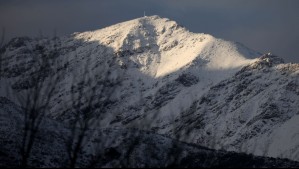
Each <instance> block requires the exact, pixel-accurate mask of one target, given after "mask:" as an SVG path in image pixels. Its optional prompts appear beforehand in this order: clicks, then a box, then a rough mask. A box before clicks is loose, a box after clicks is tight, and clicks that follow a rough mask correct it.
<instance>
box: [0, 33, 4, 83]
mask: <svg viewBox="0 0 299 169" xmlns="http://www.w3.org/2000/svg"><path fill="white" fill-rule="evenodd" d="M4 40H5V28H2V34H1V39H0V80H1V77H2V48H3V46H4Z"/></svg>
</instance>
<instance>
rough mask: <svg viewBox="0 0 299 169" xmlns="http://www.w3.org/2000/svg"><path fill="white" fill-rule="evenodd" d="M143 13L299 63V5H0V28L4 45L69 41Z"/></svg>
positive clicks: (276, 1) (43, 0)
mask: <svg viewBox="0 0 299 169" xmlns="http://www.w3.org/2000/svg"><path fill="white" fill-rule="evenodd" d="M143 11H146V14H147V15H160V16H161V17H167V18H170V19H172V20H175V21H177V22H178V23H180V24H182V25H184V26H185V27H186V28H187V29H189V30H190V31H192V32H198V33H208V34H211V35H213V36H215V37H217V38H222V39H225V40H231V41H237V42H241V43H243V44H244V45H246V46H247V47H249V48H252V49H255V50H257V51H260V52H271V53H274V54H276V55H278V56H280V57H283V58H285V60H286V61H292V62H299V1H298V0H217V1H216V0H98V1H93V0H88V1H87V0H81V1H79V0H78V1H75V0H36V1H32V0H0V27H5V29H6V36H7V38H6V39H7V40H8V39H10V38H12V37H16V36H37V35H38V34H39V32H40V31H39V30H42V32H43V34H44V35H48V36H50V35H52V34H53V32H54V30H55V29H56V31H57V34H58V35H67V34H71V33H73V32H83V31H88V30H94V29H100V28H103V27H106V26H109V25H112V24H115V23H119V22H122V21H126V20H131V19H135V18H138V17H142V16H143Z"/></svg>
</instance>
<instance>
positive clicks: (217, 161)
mask: <svg viewBox="0 0 299 169" xmlns="http://www.w3.org/2000/svg"><path fill="white" fill-rule="evenodd" d="M0 113H1V116H0V121H1V124H0V126H1V127H0V142H1V144H0V166H1V167H19V166H20V158H19V157H20V156H19V152H18V146H20V145H21V144H22V141H21V139H22V132H21V131H22V125H23V124H22V123H23V122H24V121H23V120H22V118H23V117H22V116H23V115H24V114H23V112H22V109H21V108H20V107H18V106H17V105H15V104H14V103H13V102H11V101H9V100H8V99H6V98H4V97H0ZM8 131H9V132H8ZM71 133H72V132H71V131H70V129H69V128H67V127H65V126H64V125H61V124H60V123H57V122H56V121H53V120H51V119H48V118H45V119H44V120H43V123H42V125H41V127H40V131H39V132H38V135H37V137H36V140H35V144H34V145H33V148H32V150H31V151H32V155H31V157H30V158H29V160H28V161H29V162H28V163H29V166H31V167H56V168H57V167H65V166H67V165H68V164H67V163H68V154H67V150H66V142H65V140H66V138H67V137H68V136H69V135H70V134H71ZM87 134H88V135H91V137H88V140H87V141H86V143H85V144H84V147H83V149H82V150H83V151H82V152H80V153H79V155H78V158H79V160H78V163H77V165H76V166H77V167H104V168H107V167H109V168H110V167H298V166H299V163H298V162H294V161H290V160H287V159H275V158H265V157H255V156H253V155H246V154H238V153H233V152H226V151H223V150H221V151H217V150H212V149H208V148H205V147H201V146H197V145H192V144H187V143H183V142H179V141H176V140H174V139H171V138H169V137H165V136H161V135H157V134H155V133H152V132H148V131H140V130H136V129H134V130H133V129H130V130H124V129H112V128H109V129H97V130H96V132H94V131H92V130H90V131H88V132H87ZM90 157H97V158H96V159H95V160H93V158H90Z"/></svg>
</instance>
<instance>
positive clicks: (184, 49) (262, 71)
mask: <svg viewBox="0 0 299 169" xmlns="http://www.w3.org/2000/svg"><path fill="white" fill-rule="evenodd" d="M41 51H42V54H44V55H45V56H51V57H52V58H54V61H55V63H59V65H57V67H55V66H53V67H51V68H50V70H49V72H46V75H45V76H46V77H45V79H44V81H45V82H46V83H47V82H48V81H50V77H52V76H56V75H57V74H62V77H61V79H59V82H58V83H57V86H59V88H58V89H57V90H56V91H55V94H54V96H53V98H52V99H51V101H50V103H51V104H50V112H49V114H48V116H49V117H51V118H53V119H55V120H59V121H61V122H63V123H68V122H69V121H71V120H72V119H73V118H74V115H73V112H72V111H71V108H72V107H71V106H72V105H71V98H72V96H74V97H77V98H80V91H81V89H83V91H84V92H82V91H81V94H82V93H84V94H91V95H92V96H93V93H95V97H96V98H98V99H96V100H95V103H93V104H94V105H92V106H94V107H95V109H94V112H93V113H94V118H95V119H96V120H98V121H99V123H100V124H99V125H100V127H103V128H107V127H118V128H139V129H147V130H150V131H154V132H156V133H158V134H162V135H169V136H171V137H172V138H176V139H179V140H183V141H186V142H189V143H196V144H199V145H204V146H207V147H212V148H224V149H226V150H233V151H237V152H246V151H248V152H252V153H254V154H256V155H265V156H273V157H279V156H285V157H287V158H289V159H292V160H298V157H297V154H298V148H296V147H297V145H296V142H297V141H296V140H299V138H298V137H297V134H296V133H297V132H298V133H299V131H297V130H295V129H294V130H293V129H292V128H294V125H295V121H296V118H297V114H298V111H297V110H299V109H298V106H297V105H299V104H297V101H296V99H297V98H298V95H297V92H298V88H297V87H296V85H297V84H298V69H297V67H298V64H285V63H284V62H283V60H282V59H281V58H279V57H276V56H273V55H271V54H265V55H261V54H260V53H259V52H256V51H254V50H251V49H249V48H247V47H245V46H244V45H241V44H239V43H233V42H229V41H225V40H221V39H217V38H214V37H213V36H211V35H207V34H196V33H192V32H189V31H188V30H186V29H185V28H183V27H182V26H180V25H178V24H177V23H176V22H174V21H171V20H169V19H167V18H160V17H158V16H150V17H143V18H138V19H134V20H131V21H127V22H122V23H119V24H116V25H113V26H110V27H106V28H103V29H100V30H96V31H88V32H83V33H75V34H73V35H70V36H66V37H60V38H59V37H57V38H54V39H47V38H43V39H39V40H34V39H26V38H23V39H21V38H19V39H15V40H12V41H11V42H10V43H9V44H8V45H7V46H6V47H5V49H4V50H3V56H4V67H3V69H4V74H3V75H2V76H3V79H4V80H3V81H2V82H1V95H4V96H6V97H8V96H7V95H6V94H7V93H6V92H7V91H6V90H7V88H12V89H11V90H12V92H11V93H14V92H16V93H17V94H22V93H26V91H28V89H30V87H31V85H32V84H34V80H32V79H31V75H32V74H34V72H35V71H36V70H35V69H34V67H35V66H36V65H38V63H36V61H35V59H36V58H37V57H41V56H43V55H41V54H40V52H41ZM34 56H35V57H34ZM86 72H87V73H86ZM86 74H88V75H89V76H90V77H88V78H90V79H91V80H90V81H88V82H85V80H86V77H85V76H86ZM4 82H7V83H8V84H9V83H11V84H12V85H11V86H8V87H7V86H4V84H3V83H4ZM82 82H83V83H82ZM90 88H95V90H90ZM103 89H105V90H103ZM278 92H280V93H282V94H280V95H279V96H278V95H277V96H276V95H275V93H278ZM284 94H285V95H284ZM10 97H11V98H9V99H10V100H12V101H13V102H17V101H18V99H17V98H14V96H10ZM258 97H260V98H261V99H260V98H258ZM257 100H258V101H259V102H257ZM298 100H299V99H298ZM260 103H261V104H260ZM286 107H288V108H289V110H290V111H292V112H290V113H289V112H288V110H286ZM272 113H273V114H274V115H273V116H271V115H272ZM99 116H101V117H100V118H99ZM220 117H222V118H220ZM267 118H268V119H267ZM279 118H281V119H280V120H278V119H279ZM271 120H273V122H271ZM264 122H266V123H265V124H264ZM274 122H275V123H276V124H274ZM212 124H213V125H212ZM192 126H193V127H194V128H192ZM215 126H216V127H219V126H221V129H220V130H218V129H216V128H215ZM280 126H283V127H284V128H286V129H287V130H290V129H292V132H291V133H290V135H287V136H286V138H292V139H289V140H285V142H286V143H288V146H284V147H283V148H279V147H278V146H277V145H280V144H284V141H281V140H280V137H282V135H283V132H282V130H283V127H280ZM271 127H274V128H273V129H272V128H271ZM189 130H190V131H189ZM278 131H279V132H278ZM188 132H189V133H188ZM190 132H191V133H192V134H190ZM251 132H254V134H252V133H251ZM262 132H264V133H262ZM261 133H262V134H261ZM265 135H270V136H271V137H273V138H271V139H268V138H266V136H265ZM276 135H278V136H276ZM178 136H179V138H177V137H178ZM211 139H214V142H212V143H211V142H210V140H211ZM254 142H256V143H257V144H258V145H261V146H258V148H256V146H255V145H254V144H255V143H254ZM268 142H270V143H268ZM247 143H248V145H247ZM265 144H266V145H269V147H265V146H263V145H265ZM264 151H266V153H264Z"/></svg>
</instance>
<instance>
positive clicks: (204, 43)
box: [75, 15, 260, 78]
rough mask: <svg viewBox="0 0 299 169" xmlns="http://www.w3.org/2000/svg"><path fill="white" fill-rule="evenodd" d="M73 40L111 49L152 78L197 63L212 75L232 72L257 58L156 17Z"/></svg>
mask: <svg viewBox="0 0 299 169" xmlns="http://www.w3.org/2000/svg"><path fill="white" fill-rule="evenodd" d="M75 39H80V40H83V41H87V42H98V43H99V44H101V45H103V46H106V47H108V48H111V49H112V50H113V51H114V53H115V54H116V55H117V56H119V57H123V58H125V59H122V60H123V61H122V62H133V64H135V65H138V67H139V68H140V71H141V72H143V73H144V74H147V75H149V76H151V77H155V78H158V77H163V76H165V75H168V74H170V73H173V72H177V71H179V70H182V69H186V68H187V67H189V66H190V65H192V63H193V62H201V63H203V64H202V65H201V66H202V67H206V68H207V69H210V70H212V71H214V70H222V69H235V68H238V67H241V66H244V65H246V64H249V63H251V62H253V60H252V58H255V57H257V56H259V55H260V53H258V52H255V51H253V50H251V49H248V48H246V47H244V46H243V45H240V44H238V43H233V42H229V41H224V40H221V39H217V38H215V37H213V36H211V35H208V34H203V33H192V32H189V31H188V30H187V29H185V28H184V27H182V26H180V25H179V24H178V23H176V22H175V21H172V20H170V19H168V18H161V17H159V16H157V15H154V16H145V17H141V18H137V19H134V20H130V21H126V22H122V23H119V24H116V25H113V26H110V27H106V28H104V29H100V30H96V31H90V32H84V33H79V34H76V35H75ZM127 59H128V60H127ZM124 60H126V61H124ZM127 64H128V63H127Z"/></svg>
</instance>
